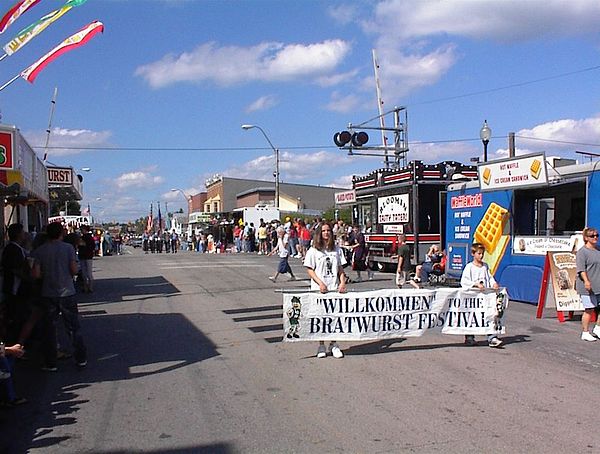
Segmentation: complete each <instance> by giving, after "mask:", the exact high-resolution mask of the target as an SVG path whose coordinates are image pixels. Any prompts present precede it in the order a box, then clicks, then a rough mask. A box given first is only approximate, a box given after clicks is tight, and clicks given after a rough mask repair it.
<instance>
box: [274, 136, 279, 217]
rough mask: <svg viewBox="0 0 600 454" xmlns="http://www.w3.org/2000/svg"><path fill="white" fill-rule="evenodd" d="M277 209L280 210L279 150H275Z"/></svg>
mask: <svg viewBox="0 0 600 454" xmlns="http://www.w3.org/2000/svg"><path fill="white" fill-rule="evenodd" d="M275 208H279V148H275Z"/></svg>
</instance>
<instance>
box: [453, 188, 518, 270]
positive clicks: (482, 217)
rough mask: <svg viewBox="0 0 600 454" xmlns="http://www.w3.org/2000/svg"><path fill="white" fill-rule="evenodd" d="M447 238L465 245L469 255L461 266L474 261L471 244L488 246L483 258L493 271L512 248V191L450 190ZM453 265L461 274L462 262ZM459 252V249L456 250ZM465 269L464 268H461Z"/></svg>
mask: <svg viewBox="0 0 600 454" xmlns="http://www.w3.org/2000/svg"><path fill="white" fill-rule="evenodd" d="M448 197H449V203H448V207H449V210H448V217H447V221H446V222H447V224H446V238H447V241H448V245H452V246H453V252H454V249H456V250H460V246H461V245H462V246H463V248H464V247H466V250H467V256H466V258H464V260H463V263H462V267H463V268H464V265H466V264H467V263H468V262H469V261H471V244H473V243H481V244H483V246H484V247H485V255H484V259H483V260H484V261H485V262H486V263H487V264H488V266H489V268H490V271H491V273H492V274H493V275H495V274H496V272H497V271H498V269H499V267H500V264H501V262H502V260H503V258H504V257H505V255H506V253H507V249H508V252H509V253H510V248H507V247H508V245H509V244H510V241H511V238H510V213H509V209H510V206H511V199H512V194H511V192H510V191H497V192H494V193H485V194H484V193H482V192H481V191H479V189H478V188H474V189H472V190H468V191H465V192H464V193H460V194H454V193H449V194H448ZM448 254H449V258H450V260H449V262H450V266H451V267H452V269H453V272H454V273H455V274H458V272H459V269H458V266H459V262H458V258H457V263H455V264H452V259H451V257H452V256H451V255H450V251H448ZM457 254H458V253H457ZM460 271H461V272H462V269H461V270H460Z"/></svg>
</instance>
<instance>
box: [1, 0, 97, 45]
mask: <svg viewBox="0 0 600 454" xmlns="http://www.w3.org/2000/svg"><path fill="white" fill-rule="evenodd" d="M86 1H87V0H67V2H66V3H65V4H64V5H63V6H62V8H59V9H56V10H54V11H52V12H51V13H48V14H46V15H45V16H43V17H42V18H41V19H39V20H38V21H36V22H34V23H33V24H31V25H30V26H29V27H26V28H24V29H23V30H21V31H20V32H19V33H18V34H17V36H15V37H14V38H13V39H12V40H10V42H8V43H7V44H5V45H4V47H3V49H4V52H6V55H12V54H14V53H15V52H16V51H18V50H19V49H21V47H23V46H24V45H25V44H27V43H28V42H29V41H31V40H32V39H33V38H35V37H36V36H37V35H39V34H40V33H42V32H43V31H44V30H45V29H46V28H47V27H48V26H50V24H52V23H53V22H55V21H57V20H58V19H60V18H61V17H62V16H63V15H64V14H66V13H67V12H68V11H69V10H71V9H72V8H74V7H75V6H79V5H81V4H82V3H85V2H86Z"/></svg>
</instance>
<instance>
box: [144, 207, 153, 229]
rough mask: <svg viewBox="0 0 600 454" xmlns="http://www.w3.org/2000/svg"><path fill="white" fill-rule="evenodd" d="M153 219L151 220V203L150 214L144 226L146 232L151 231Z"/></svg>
mask: <svg viewBox="0 0 600 454" xmlns="http://www.w3.org/2000/svg"><path fill="white" fill-rule="evenodd" d="M153 223H154V219H153V218H152V203H151V204H150V214H149V215H148V223H147V224H146V231H147V232H148V233H149V232H151V231H152V224H153Z"/></svg>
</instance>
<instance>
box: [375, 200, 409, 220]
mask: <svg viewBox="0 0 600 454" xmlns="http://www.w3.org/2000/svg"><path fill="white" fill-rule="evenodd" d="M408 203H409V195H408V194H397V195H390V196H387V197H379V198H378V199H377V219H378V222H379V224H394V223H407V222H409V221H410V218H409V208H408V206H409V205H408Z"/></svg>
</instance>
